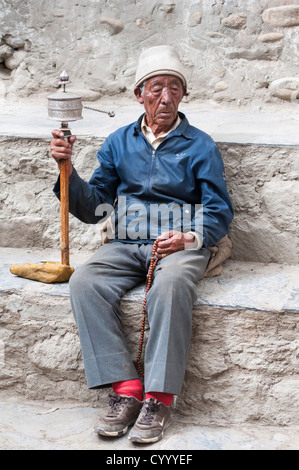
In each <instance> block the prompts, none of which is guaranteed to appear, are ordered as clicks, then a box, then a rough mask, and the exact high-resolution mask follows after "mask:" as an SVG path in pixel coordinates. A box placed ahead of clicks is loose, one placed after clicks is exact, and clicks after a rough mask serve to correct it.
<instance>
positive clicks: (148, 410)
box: [141, 398, 159, 425]
mask: <svg viewBox="0 0 299 470" xmlns="http://www.w3.org/2000/svg"><path fill="white" fill-rule="evenodd" d="M158 410H159V403H158V402H157V400H155V399H154V398H150V399H149V400H148V401H146V402H145V403H144V405H143V407H142V418H141V421H142V423H143V424H147V425H151V424H152V422H153V419H154V418H155V414H156V412H157V411H158Z"/></svg>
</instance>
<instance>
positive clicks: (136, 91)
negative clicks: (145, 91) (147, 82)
mask: <svg viewBox="0 0 299 470" xmlns="http://www.w3.org/2000/svg"><path fill="white" fill-rule="evenodd" d="M134 95H135V96H136V98H137V101H138V103H140V104H143V103H144V99H143V96H142V94H141V89H140V87H139V86H137V87H136V88H135V89H134Z"/></svg>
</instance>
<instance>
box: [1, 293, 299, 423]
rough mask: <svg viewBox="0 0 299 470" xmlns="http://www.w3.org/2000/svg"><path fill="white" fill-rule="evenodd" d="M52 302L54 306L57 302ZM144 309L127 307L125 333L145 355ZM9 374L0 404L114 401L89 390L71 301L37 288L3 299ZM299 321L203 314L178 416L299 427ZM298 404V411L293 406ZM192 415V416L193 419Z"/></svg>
mask: <svg viewBox="0 0 299 470" xmlns="http://www.w3.org/2000/svg"><path fill="white" fill-rule="evenodd" d="M50 298H51V301H49V300H50ZM140 305H141V304H140V302H135V303H134V302H129V303H126V302H123V304H122V308H123V309H124V311H125V312H126V313H127V314H128V315H124V329H125V333H126V337H127V340H128V345H129V348H130V350H131V353H132V357H133V358H135V357H136V355H137V344H138V341H139V328H140ZM1 309H2V312H3V313H2V314H1V319H0V324H1V338H2V341H4V342H5V367H2V368H1V371H0V383H1V392H0V397H6V396H8V395H9V396H12V395H15V396H18V395H19V396H22V397H23V398H24V397H25V398H26V399H30V400H32V399H33V400H34V399H41V400H45V401H47V400H57V398H59V399H60V400H72V401H73V400H79V401H81V402H82V401H87V402H95V401H96V400H97V399H100V400H101V401H100V403H103V399H105V400H106V396H107V390H102V391H100V392H99V395H98V393H97V392H95V391H90V390H88V389H87V387H86V380H85V375H84V370H83V363H82V359H81V353H80V344H79V339H78V335H77V331H76V326H75V322H74V320H73V316H72V314H71V312H70V305H69V299H68V298H62V297H60V298H59V297H55V296H47V295H38V293H37V292H36V290H35V301H34V303H33V302H32V290H30V286H28V288H27V289H26V290H25V292H23V294H21V293H20V292H18V293H17V292H10V293H6V294H5V295H2V296H1V298H0V310H1ZM297 330H298V322H297V314H296V312H295V313H292V312H288V313H287V312H286V313H284V312H280V313H274V312H256V311H250V310H237V309H234V310H223V309H217V308H214V307H210V308H207V307H206V306H204V307H197V308H196V309H195V314H194V321H193V338H192V346H191V350H190V358H189V361H188V365H187V372H186V377H185V384H184V388H183V390H182V394H181V395H180V397H179V408H178V409H177V413H180V414H182V415H183V416H186V417H187V418H188V419H189V420H190V419H191V420H192V423H193V424H197V423H198V424H200V425H201V426H203V425H210V426H211V425H215V426H216V425H224V426H228V425H230V424H240V423H247V424H250V423H255V422H259V423H260V424H271V425H291V424H296V425H297V424H298V410H299V399H298V378H297V375H298V331H297ZM290 404H291V405H290ZM190 410H192V413H190Z"/></svg>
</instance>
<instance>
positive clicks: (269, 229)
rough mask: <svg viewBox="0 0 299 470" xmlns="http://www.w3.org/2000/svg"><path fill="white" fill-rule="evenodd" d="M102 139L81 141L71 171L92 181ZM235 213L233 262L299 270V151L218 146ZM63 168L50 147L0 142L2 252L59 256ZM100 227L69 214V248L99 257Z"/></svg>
mask: <svg viewBox="0 0 299 470" xmlns="http://www.w3.org/2000/svg"><path fill="white" fill-rule="evenodd" d="M102 142H103V140H102V139H79V140H78V141H77V142H76V151H74V159H73V161H74V165H75V167H76V168H77V170H78V172H79V174H80V175H81V176H82V178H84V179H86V180H88V179H89V178H90V176H91V174H92V172H93V170H94V169H95V168H96V167H97V163H98V162H97V159H96V152H97V150H98V149H99V148H100V146H101V144H102ZM219 148H220V150H221V153H222V155H223V159H224V163H225V167H226V177H227V185H228V190H229V193H230V195H231V198H232V203H233V206H234V210H235V219H234V221H233V223H232V225H231V232H230V236H231V239H232V241H233V254H232V257H233V259H235V260H242V261H256V262H276V263H286V264H298V261H299V251H298V249H299V244H298V214H299V211H298V200H299V198H298V180H297V178H298V147H291V146H290V147H288V146H285V147H279V146H276V147H275V146H267V145H240V144H220V145H219ZM57 175H58V169H57V165H56V163H55V162H54V160H53V159H52V158H51V157H50V156H49V141H46V140H42V139H17V138H2V139H0V203H1V216H0V246H2V247H5V246H7V247H15V248H21V247H23V248H26V247H42V248H57V250H58V251H59V250H60V212H59V211H60V206H59V201H58V200H57V199H56V197H55V196H54V194H53V192H52V187H53V185H54V183H55V181H56V179H57ZM100 241H101V236H100V225H99V224H97V225H96V226H94V225H86V224H83V223H82V222H80V221H78V220H77V219H75V217H73V216H70V248H71V251H73V252H75V251H78V250H82V251H84V252H90V251H94V250H95V249H96V248H97V247H98V246H99V244H100Z"/></svg>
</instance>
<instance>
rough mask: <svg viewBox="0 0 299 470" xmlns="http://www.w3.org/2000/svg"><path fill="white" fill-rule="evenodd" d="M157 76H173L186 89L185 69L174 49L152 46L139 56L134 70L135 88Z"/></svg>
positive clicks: (165, 46) (164, 46)
mask: <svg viewBox="0 0 299 470" xmlns="http://www.w3.org/2000/svg"><path fill="white" fill-rule="evenodd" d="M157 75H174V76H175V77H178V78H179V79H180V80H181V81H182V83H183V86H184V87H185V88H186V89H187V80H186V76H185V69H184V67H183V64H182V63H181V61H180V57H179V55H178V53H177V51H176V49H175V48H174V47H172V46H167V45H162V46H154V47H150V48H149V49H146V50H145V51H144V52H142V53H141V54H140V57H139V60H138V65H137V70H136V77H135V88H136V87H138V86H140V85H141V84H142V83H143V82H144V81H145V80H147V79H149V78H152V77H155V76H157Z"/></svg>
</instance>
